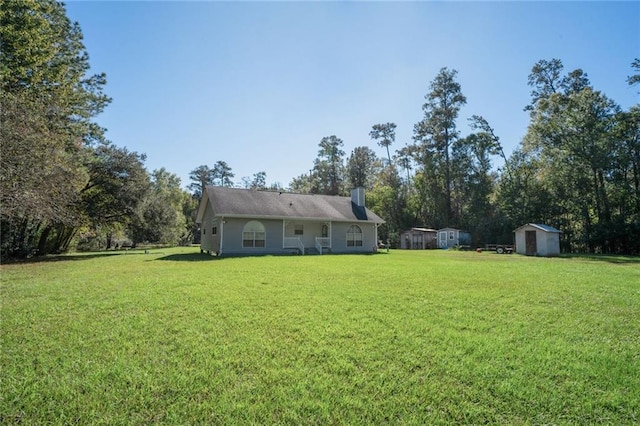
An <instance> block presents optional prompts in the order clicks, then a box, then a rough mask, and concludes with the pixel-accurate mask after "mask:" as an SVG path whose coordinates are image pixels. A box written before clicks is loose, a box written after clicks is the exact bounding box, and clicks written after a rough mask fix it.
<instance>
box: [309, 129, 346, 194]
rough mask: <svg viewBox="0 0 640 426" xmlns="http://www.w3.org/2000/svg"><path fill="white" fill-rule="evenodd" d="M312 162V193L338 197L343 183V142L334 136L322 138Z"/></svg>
mask: <svg viewBox="0 0 640 426" xmlns="http://www.w3.org/2000/svg"><path fill="white" fill-rule="evenodd" d="M318 146H319V147H320V149H319V150H318V157H317V158H316V159H315V161H314V167H313V177H312V179H313V181H314V182H313V184H312V192H315V193H319V194H326V195H339V194H341V193H342V192H343V189H344V188H343V183H344V151H343V150H342V147H343V146H344V142H343V141H342V139H340V138H338V137H336V136H335V135H332V136H327V137H324V138H322V139H321V140H320V143H319V144H318Z"/></svg>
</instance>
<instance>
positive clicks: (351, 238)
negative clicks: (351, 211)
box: [347, 225, 362, 247]
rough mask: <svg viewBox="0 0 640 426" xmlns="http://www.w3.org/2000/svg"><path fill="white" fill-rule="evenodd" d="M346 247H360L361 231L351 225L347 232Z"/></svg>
mask: <svg viewBox="0 0 640 426" xmlns="http://www.w3.org/2000/svg"><path fill="white" fill-rule="evenodd" d="M347 247H362V229H360V227H359V226H357V225H351V226H350V227H349V229H348V230H347Z"/></svg>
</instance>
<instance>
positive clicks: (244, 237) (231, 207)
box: [196, 186, 384, 256]
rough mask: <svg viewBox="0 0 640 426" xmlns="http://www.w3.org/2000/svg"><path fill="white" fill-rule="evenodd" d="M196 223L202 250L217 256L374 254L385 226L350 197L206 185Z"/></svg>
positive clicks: (359, 197)
mask: <svg viewBox="0 0 640 426" xmlns="http://www.w3.org/2000/svg"><path fill="white" fill-rule="evenodd" d="M196 223H199V224H200V229H201V231H200V234H201V243H200V250H201V251H202V252H207V253H216V254H217V255H225V256H226V255H257V254H293V253H296V254H297V253H300V254H309V253H314V254H323V253H329V252H330V253H371V252H375V251H376V250H377V243H378V226H379V225H381V224H382V223H384V220H382V219H381V218H380V217H379V216H377V215H376V214H375V213H373V212H372V211H370V210H369V209H367V208H366V207H365V193H364V188H356V189H354V190H352V191H351V197H339V196H330V195H316V194H293V193H288V192H277V191H256V190H252V189H237V188H224V187H219V186H207V187H206V188H205V191H204V193H203V195H202V200H201V201H200V206H199V208H198V215H197V217H196Z"/></svg>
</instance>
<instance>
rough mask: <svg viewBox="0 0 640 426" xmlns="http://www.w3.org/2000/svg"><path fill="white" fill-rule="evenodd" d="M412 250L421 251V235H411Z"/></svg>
mask: <svg viewBox="0 0 640 426" xmlns="http://www.w3.org/2000/svg"><path fill="white" fill-rule="evenodd" d="M413 248H414V249H421V248H423V247H422V234H413Z"/></svg>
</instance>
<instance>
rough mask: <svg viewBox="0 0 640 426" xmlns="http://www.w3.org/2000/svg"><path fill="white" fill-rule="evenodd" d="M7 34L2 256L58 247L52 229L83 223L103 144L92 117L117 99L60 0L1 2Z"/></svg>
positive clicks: (2, 90)
mask: <svg viewBox="0 0 640 426" xmlns="http://www.w3.org/2000/svg"><path fill="white" fill-rule="evenodd" d="M0 39H1V40H2V49H0V104H1V105H2V108H1V112H0V113H1V114H2V117H1V118H2V126H0V132H1V134H0V136H1V137H2V144H1V145H0V150H1V152H0V158H1V161H2V170H3V176H2V179H1V183H0V191H1V193H0V200H1V201H2V205H3V208H2V221H1V225H2V227H1V229H2V230H1V233H2V235H1V238H0V240H1V241H2V255H3V256H7V255H8V256H15V255H26V254H30V253H31V252H32V251H33V250H34V249H35V247H36V246H40V247H41V248H43V247H45V246H56V245H57V244H45V243H43V241H45V242H46V240H47V238H49V237H48V235H51V229H53V228H66V229H70V228H73V227H75V226H79V225H80V224H81V220H82V215H81V214H80V212H79V211H78V204H77V203H78V202H79V200H80V194H79V190H81V189H82V188H83V187H84V185H85V182H86V180H87V178H88V173H87V171H86V169H85V168H84V166H85V162H86V158H87V157H90V156H91V150H92V148H93V146H94V145H95V144H99V143H103V142H104V136H103V129H102V128H100V127H99V126H98V125H96V124H95V123H94V122H93V121H92V119H93V117H95V116H96V115H98V114H99V113H100V112H101V111H102V110H103V109H104V107H105V106H106V105H107V104H108V103H109V102H110V99H109V98H108V97H107V96H106V95H105V94H104V93H103V92H102V88H103V86H104V84H105V82H106V78H105V76H104V74H97V75H92V76H91V75H87V73H88V71H89V69H90V66H89V61H88V55H87V53H86V51H85V49H84V46H83V44H82V32H81V31H80V27H79V26H78V24H77V23H74V24H72V23H71V22H70V21H69V19H68V18H67V17H66V16H65V9H64V6H63V5H62V4H61V3H57V2H55V1H51V0H43V1H35V0H24V1H19V2H18V1H16V2H13V1H9V2H1V3H0ZM5 206H6V208H5ZM56 239H57V240H58V241H62V240H67V238H66V235H65V236H64V238H62V239H61V238H58V237H56ZM40 253H42V254H43V252H42V251H41V252H40Z"/></svg>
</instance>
